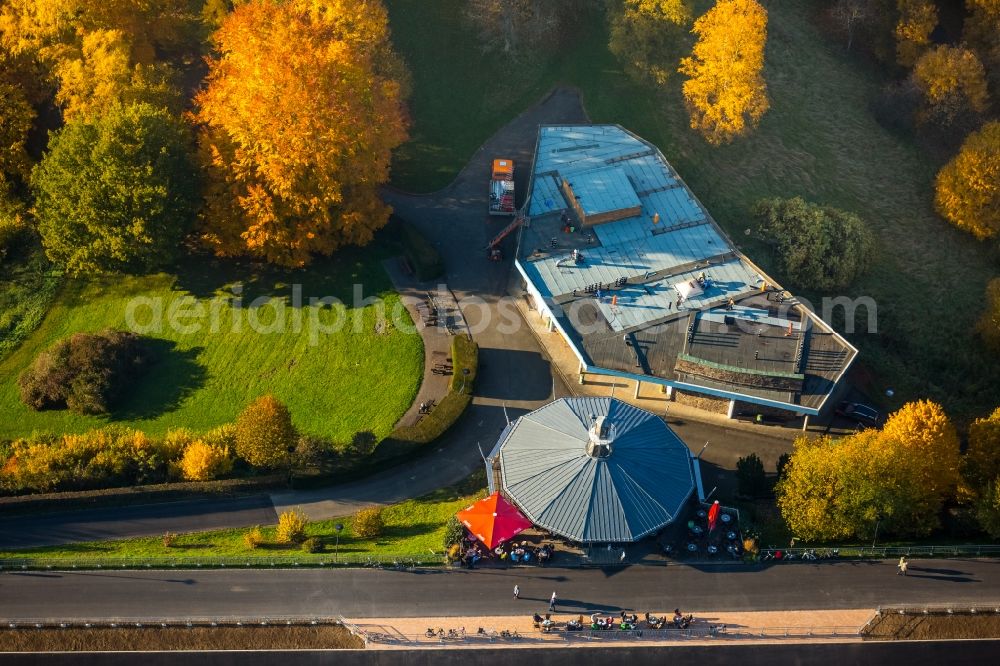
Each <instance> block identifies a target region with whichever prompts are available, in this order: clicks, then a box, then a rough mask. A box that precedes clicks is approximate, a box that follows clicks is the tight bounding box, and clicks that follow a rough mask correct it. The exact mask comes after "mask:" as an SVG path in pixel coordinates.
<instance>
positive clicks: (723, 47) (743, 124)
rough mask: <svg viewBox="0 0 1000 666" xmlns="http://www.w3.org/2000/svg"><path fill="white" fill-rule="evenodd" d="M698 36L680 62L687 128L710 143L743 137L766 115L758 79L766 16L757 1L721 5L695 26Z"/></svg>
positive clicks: (761, 80) (760, 78)
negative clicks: (686, 112) (684, 76)
mask: <svg viewBox="0 0 1000 666" xmlns="http://www.w3.org/2000/svg"><path fill="white" fill-rule="evenodd" d="M693 32H694V33H695V35H697V36H698V41H697V42H696V43H695V45H694V50H693V51H692V53H691V56H690V57H687V58H684V59H683V60H681V66H680V70H679V71H680V72H681V73H683V74H684V75H686V76H687V77H688V80H687V81H685V82H684V87H683V90H684V99H685V102H686V104H687V107H688V114H689V115H690V117H691V128H692V129H695V130H698V131H699V132H701V133H702V134H703V135H704V136H705V138H706V139H707V140H708V142H709V143H711V144H715V145H718V144H722V143H728V142H730V141H732V140H733V139H734V138H735V137H737V136H740V135H742V134H745V133H747V132H748V131H749V130H750V129H751V128H753V127H755V126H756V125H757V123H758V122H759V121H760V119H761V117H763V115H764V113H765V112H766V111H767V110H768V108H769V106H770V102H769V101H768V98H767V84H766V83H765V82H764V77H763V74H762V71H763V68H764V44H765V42H766V41H767V11H766V10H765V9H764V8H763V7H761V6H760V5H759V4H758V3H757V2H756V1H755V0H719V1H718V2H717V3H716V5H715V6H714V7H713V8H712V9H710V10H709V11H708V13H706V14H705V15H704V16H702V17H700V18H699V19H698V20H697V21H695V23H694V29H693Z"/></svg>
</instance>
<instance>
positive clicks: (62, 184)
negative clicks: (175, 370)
mask: <svg viewBox="0 0 1000 666" xmlns="http://www.w3.org/2000/svg"><path fill="white" fill-rule="evenodd" d="M32 187H33V190H34V193H35V216H36V218H37V221H38V231H39V233H40V234H41V236H42V244H43V245H44V247H45V253H46V255H48V257H49V259H51V260H52V261H54V262H56V263H58V264H60V265H61V266H63V267H65V268H66V269H67V270H68V271H69V272H70V273H73V274H84V273H99V272H105V271H137V270H138V271H141V270H147V269H150V268H152V267H155V266H158V265H160V264H162V263H163V262H165V261H168V260H169V259H170V258H171V257H172V256H173V254H174V253H175V251H176V249H177V247H178V244H179V242H180V240H181V238H182V237H183V236H184V234H185V233H186V232H187V231H188V230H189V229H190V227H191V222H192V221H193V217H194V205H195V202H196V198H197V181H196V176H195V172H194V168H193V166H192V162H191V159H190V156H189V139H188V135H187V131H186V129H185V127H184V126H183V125H182V124H181V123H180V122H179V121H178V120H177V119H176V118H174V117H173V116H171V115H170V114H169V113H168V112H167V111H166V110H165V109H160V108H155V107H152V106H150V105H148V104H133V105H130V106H120V105H119V106H113V107H111V108H110V109H108V110H107V111H106V112H105V113H102V114H99V115H93V116H88V117H86V118H85V119H81V120H79V121H76V122H71V123H69V124H68V125H66V126H65V127H64V128H63V129H61V130H59V131H58V132H56V133H54V134H53V135H52V138H51V139H50V141H49V151H48V153H46V155H45V157H44V158H43V159H42V161H41V162H40V163H39V164H38V165H37V166H36V167H35V169H34V171H33V173H32Z"/></svg>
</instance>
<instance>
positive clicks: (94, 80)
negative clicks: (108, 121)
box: [54, 30, 181, 120]
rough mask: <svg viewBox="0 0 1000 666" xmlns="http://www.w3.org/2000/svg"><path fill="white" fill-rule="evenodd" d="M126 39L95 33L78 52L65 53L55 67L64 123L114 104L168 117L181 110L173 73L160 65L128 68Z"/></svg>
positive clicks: (112, 33) (116, 33) (118, 33)
mask: <svg viewBox="0 0 1000 666" xmlns="http://www.w3.org/2000/svg"><path fill="white" fill-rule="evenodd" d="M130 52H131V46H130V40H129V37H128V36H127V35H126V34H125V33H124V32H122V31H121V30H95V31H93V32H90V33H87V34H86V35H84V36H83V38H82V40H81V44H80V47H79V49H67V50H66V52H65V55H64V56H63V57H62V58H61V59H60V60H59V61H58V62H57V63H56V64H55V66H54V72H55V75H56V78H57V79H58V80H59V89H58V92H57V93H56V103H58V104H59V105H60V106H61V107H62V111H63V117H64V118H65V119H66V120H72V119H73V118H74V117H75V116H77V115H85V114H88V113H93V112H95V111H100V110H102V109H104V108H107V107H108V106H109V105H112V104H115V103H121V104H131V103H136V102H148V103H149V104H152V105H153V106H162V107H166V108H168V109H170V110H171V111H173V112H179V111H180V107H181V97H180V93H179V91H178V89H177V87H176V85H175V83H174V81H173V78H174V76H175V74H174V72H173V70H172V69H171V68H170V67H169V66H168V65H166V64H164V63H158V64H149V65H146V64H134V65H133V64H132V61H131V55H130Z"/></svg>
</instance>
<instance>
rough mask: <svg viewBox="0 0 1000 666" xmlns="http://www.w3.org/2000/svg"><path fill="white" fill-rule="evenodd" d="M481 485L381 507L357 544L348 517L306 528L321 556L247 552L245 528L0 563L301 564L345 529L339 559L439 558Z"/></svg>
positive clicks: (53, 549) (59, 550) (35, 553)
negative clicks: (232, 560)
mask: <svg viewBox="0 0 1000 666" xmlns="http://www.w3.org/2000/svg"><path fill="white" fill-rule="evenodd" d="M482 483H483V479H482V477H481V475H473V476H472V477H470V479H469V481H467V482H464V483H462V484H459V485H458V486H455V487H451V488H444V489H441V490H437V491H435V492H433V493H431V494H429V495H425V496H423V497H420V498H417V499H413V500H407V501H406V502H401V503H400V504H393V505H391V506H388V507H386V508H385V512H384V514H383V517H384V519H385V525H386V527H385V531H384V533H383V534H382V536H381V537H379V538H378V539H359V538H356V537H354V535H353V534H352V533H351V527H352V526H351V519H350V517H345V518H338V519H334V520H325V521H322V522H315V523H311V524H310V525H309V528H308V533H309V535H310V536H316V537H319V538H320V539H321V540H322V541H323V542H324V544H326V548H325V552H323V553H306V552H304V551H302V550H301V549H300V548H298V547H296V546H284V545H279V544H271V545H264V546H261V547H259V548H256V549H253V550H251V549H249V548H247V546H246V544H245V543H244V541H243V535H244V534H245V533H246V532H247V530H246V529H232V530H217V531H212V532H196V533H192V534H182V535H180V536H178V537H177V539H176V541H175V542H174V545H173V546H171V547H169V548H168V547H166V546H164V545H163V539H162V538H160V537H149V538H139V539H124V540H120V541H95V542H87V543H79V544H69V545H64V546H47V547H41V548H28V549H24V550H15V551H6V552H4V551H0V559H6V558H25V557H39V558H46V559H50V558H51V559H60V560H73V561H80V562H83V563H85V561H86V560H88V559H89V560H95V559H119V558H147V559H148V558H153V559H163V558H173V557H181V558H206V559H208V558H214V557H238V558H263V559H267V558H272V557H287V556H294V557H295V558H296V559H297V560H298V561H301V562H303V563H306V562H309V561H312V560H324V561H326V560H329V559H330V556H331V554H332V552H333V549H334V543H335V535H336V532H335V530H334V528H333V526H334V525H335V524H337V523H342V524H343V525H344V530H343V531H342V532H341V533H340V548H339V553H340V555H342V556H344V557H345V559H347V558H351V559H353V560H354V561H358V559H359V558H360V559H361V560H362V561H363V560H364V558H365V557H367V556H369V555H371V556H373V557H377V558H382V559H383V560H384V559H385V558H392V557H397V556H398V557H404V556H405V557H417V556H424V557H428V558H429V559H433V558H432V557H431V553H430V552H429V551H434V552H435V553H438V554H442V553H443V550H444V528H445V523H446V522H447V521H448V519H449V518H450V517H451V516H453V515H455V513H456V512H457V511H459V510H461V509H464V508H465V507H466V506H468V505H469V504H471V503H472V502H474V501H476V500H477V499H479V498H481V497H483V496H484V491H483V490H479V489H478V488H477V487H478V486H479V485H481V484H482ZM263 531H264V534H265V537H266V539H267V541H269V542H270V541H273V540H274V528H273V527H265V528H263Z"/></svg>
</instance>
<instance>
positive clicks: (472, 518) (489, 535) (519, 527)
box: [458, 493, 531, 550]
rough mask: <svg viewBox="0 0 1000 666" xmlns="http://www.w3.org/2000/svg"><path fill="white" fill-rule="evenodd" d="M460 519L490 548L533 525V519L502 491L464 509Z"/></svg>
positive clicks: (459, 514) (460, 512)
mask: <svg viewBox="0 0 1000 666" xmlns="http://www.w3.org/2000/svg"><path fill="white" fill-rule="evenodd" d="M458 519H459V520H460V521H462V524H463V525H465V527H466V528H468V530H469V531H470V532H472V533H473V534H474V535H475V536H476V538H477V539H479V540H480V541H482V542H483V543H484V544H486V547H487V548H489V549H490V550H492V549H494V548H496V547H497V545H499V544H501V543H503V542H504V541H506V540H508V539H510V538H512V537H514V536H516V535H518V534H520V533H521V532H523V531H524V530H526V529H528V528H529V527H531V521H530V520H528V519H527V518H525V517H524V516H523V515H521V512H520V511H518V510H517V507H515V506H514V505H513V504H511V503H510V502H508V501H507V500H505V499H504V498H503V497H500V493H493V494H492V495H490V496H489V497H487V498H486V499H481V500H479V501H478V502H476V503H475V504H473V505H472V506H470V507H466V508H465V509H462V510H461V511H459V512H458Z"/></svg>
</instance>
